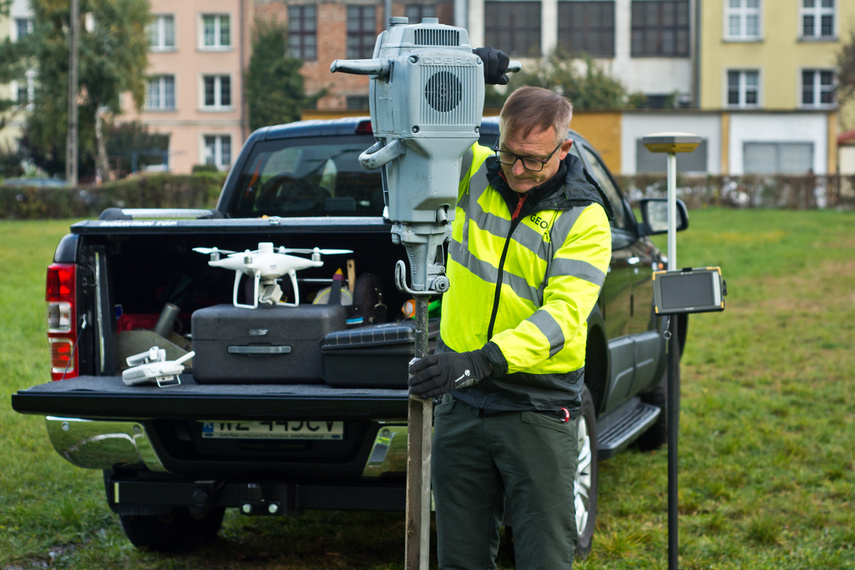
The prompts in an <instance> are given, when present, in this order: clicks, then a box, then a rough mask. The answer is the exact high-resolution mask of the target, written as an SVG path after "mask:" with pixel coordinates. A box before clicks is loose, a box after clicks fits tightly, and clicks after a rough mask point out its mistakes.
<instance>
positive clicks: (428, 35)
mask: <svg viewBox="0 0 855 570" xmlns="http://www.w3.org/2000/svg"><path fill="white" fill-rule="evenodd" d="M413 40H414V43H415V44H416V45H419V46H453V47H456V46H459V45H460V33H459V32H458V31H457V30H437V29H431V28H425V29H416V30H413Z"/></svg>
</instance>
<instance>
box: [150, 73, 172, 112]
mask: <svg viewBox="0 0 855 570" xmlns="http://www.w3.org/2000/svg"><path fill="white" fill-rule="evenodd" d="M145 106H146V109H148V110H150V111H172V110H174V109H175V76H174V75H157V76H154V77H150V78H149V80H148V90H147V91H146V102H145Z"/></svg>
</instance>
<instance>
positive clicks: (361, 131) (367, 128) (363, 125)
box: [356, 121, 374, 135]
mask: <svg viewBox="0 0 855 570" xmlns="http://www.w3.org/2000/svg"><path fill="white" fill-rule="evenodd" d="M373 132H374V129H372V128H371V121H359V124H357V125H356V134H358V135H370V134H373Z"/></svg>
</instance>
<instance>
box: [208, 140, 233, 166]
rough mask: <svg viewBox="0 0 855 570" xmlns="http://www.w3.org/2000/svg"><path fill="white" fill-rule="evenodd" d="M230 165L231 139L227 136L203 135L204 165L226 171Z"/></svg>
mask: <svg viewBox="0 0 855 570" xmlns="http://www.w3.org/2000/svg"><path fill="white" fill-rule="evenodd" d="M231 163H232V137H231V136H229V135H205V164H213V165H215V166H216V167H217V168H218V169H220V170H226V169H228V167H229V166H230V165H231Z"/></svg>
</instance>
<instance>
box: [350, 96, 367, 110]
mask: <svg viewBox="0 0 855 570" xmlns="http://www.w3.org/2000/svg"><path fill="white" fill-rule="evenodd" d="M346 101H347V108H348V110H351V111H359V110H362V109H368V108H369V105H370V103H369V100H368V96H367V95H348V96H347V99H346Z"/></svg>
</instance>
